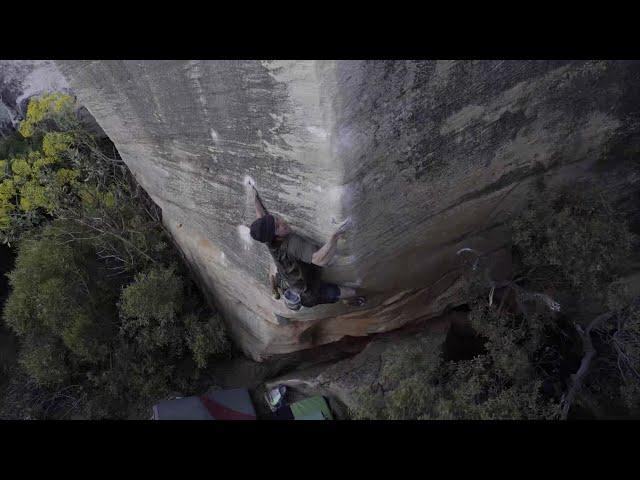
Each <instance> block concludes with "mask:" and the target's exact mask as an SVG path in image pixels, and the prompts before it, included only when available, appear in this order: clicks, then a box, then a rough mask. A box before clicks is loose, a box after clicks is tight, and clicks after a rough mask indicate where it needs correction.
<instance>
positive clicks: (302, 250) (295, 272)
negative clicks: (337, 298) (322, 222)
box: [268, 233, 318, 292]
mask: <svg viewBox="0 0 640 480" xmlns="http://www.w3.org/2000/svg"><path fill="white" fill-rule="evenodd" d="M268 246H269V252H270V253H271V256H272V257H273V259H274V261H275V263H276V266H277V267H278V272H279V273H280V275H282V276H283V277H284V279H285V281H286V282H287V284H288V285H289V288H292V289H293V290H295V291H297V292H304V291H305V290H306V289H307V287H309V286H310V285H311V283H312V282H313V278H314V265H313V264H312V263H311V258H312V256H313V254H314V253H315V252H316V251H317V250H318V247H317V246H316V245H314V244H313V243H312V242H310V241H309V240H306V239H305V238H303V237H301V236H300V235H296V234H295V233H291V234H289V235H287V236H286V237H285V238H284V239H283V240H281V241H274V242H271V243H270V244H269V245H268Z"/></svg>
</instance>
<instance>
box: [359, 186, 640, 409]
mask: <svg viewBox="0 0 640 480" xmlns="http://www.w3.org/2000/svg"><path fill="white" fill-rule="evenodd" d="M546 198H547V199H546V200H545V199H543V198H540V199H538V200H537V202H536V203H535V204H531V205H529V207H528V208H527V209H525V210H524V212H523V213H522V214H521V215H520V216H519V217H517V218H516V219H515V220H514V222H513V224H512V227H513V229H512V231H513V237H512V238H513V245H514V261H515V264H516V267H515V270H516V272H515V276H514V279H513V280H512V281H510V282H503V283H502V284H497V283H496V282H493V281H492V280H491V279H490V278H489V277H488V275H487V271H488V270H487V269H486V268H485V267H483V266H482V262H478V263H476V267H475V268H474V269H472V270H471V271H470V282H469V307H470V312H469V318H470V323H471V327H472V328H473V332H474V333H473V335H475V337H476V338H477V339H479V340H480V341H481V345H482V347H481V348H478V349H477V351H475V352H472V354H471V357H472V358H470V359H457V358H451V357H450V356H448V355H447V352H445V351H444V350H443V348H442V347H443V342H442V340H441V339H436V338H435V337H434V338H431V339H430V340H426V341H425V343H423V344H416V345H413V346H411V347H406V348H404V350H402V351H392V352H390V353H389V354H388V355H387V356H386V357H385V358H384V359H383V366H382V368H381V375H380V378H379V383H378V384H376V385H372V386H368V387H365V388H363V389H361V390H360V391H359V392H357V394H356V407H355V408H354V410H353V412H352V414H353V416H354V418H383V419H559V418H568V417H571V416H573V417H597V418H629V417H634V416H635V417H637V416H638V415H640V410H639V408H638V405H640V328H639V325H640V302H639V301H638V299H637V298H633V296H631V295H630V293H629V290H628V289H627V288H626V287H625V282H624V281H623V280H622V277H624V276H625V275H626V274H628V273H629V268H630V263H631V262H630V261H629V260H630V259H631V257H632V253H633V250H634V249H633V245H634V242H635V241H636V239H635V238H634V236H633V235H632V234H631V233H630V232H629V229H628V226H627V224H626V222H625V221H624V218H623V216H622V215H621V214H619V213H616V212H615V211H614V210H613V209H612V207H611V205H609V204H608V203H607V202H606V201H605V200H604V197H603V196H602V195H601V194H599V193H598V191H597V190H595V189H593V188H586V189H585V188H581V189H574V190H571V191H570V190H564V191H560V192H557V194H556V195H549V196H547V197H546ZM489 299H490V300H489Z"/></svg>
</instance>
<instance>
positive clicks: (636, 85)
mask: <svg viewBox="0 0 640 480" xmlns="http://www.w3.org/2000/svg"><path fill="white" fill-rule="evenodd" d="M56 64H57V65H58V67H59V69H60V71H61V72H62V74H63V75H64V77H65V78H66V79H67V80H68V82H69V85H70V86H71V87H72V88H73V90H74V91H75V93H76V94H77V96H78V97H79V99H80V101H81V102H82V103H83V104H84V105H85V106H86V107H87V108H88V110H89V111H90V113H91V114H92V115H93V116H94V117H95V118H96V120H97V121H98V123H99V124H100V126H101V127H102V128H103V129H104V131H105V132H106V133H107V135H108V136H109V137H110V138H111V140H113V142H114V143H115V144H116V146H117V148H118V151H119V152H120V154H121V156H122V157H123V159H124V161H125V162H126V163H127V165H128V166H129V168H130V169H131V171H132V172H133V173H134V175H135V176H136V178H137V180H138V181H139V183H140V184H141V185H142V186H143V188H145V190H146V191H147V192H148V193H149V195H150V196H151V197H152V198H153V200H154V201H155V202H156V203H157V204H158V205H159V206H160V207H161V209H162V212H163V222H164V223H165V225H166V227H167V229H168V231H169V232H170V233H171V234H172V235H173V238H174V239H175V242H176V244H177V245H178V246H179V248H180V249H181V250H182V252H183V254H184V256H185V258H186V259H187V261H188V262H189V264H190V265H191V266H192V268H193V270H194V272H195V274H196V276H197V277H198V278H199V279H200V282H201V284H202V285H203V287H204V290H205V291H206V293H207V294H208V296H209V298H210V300H211V302H212V303H213V304H214V305H215V306H216V307H217V308H218V309H219V310H220V311H221V312H222V314H223V315H224V317H225V319H226V322H227V324H228V326H229V330H230V332H231V334H232V335H233V337H234V338H235V340H236V342H237V343H238V344H239V345H240V346H241V347H242V349H243V350H244V351H245V352H246V353H247V354H248V355H250V356H251V357H252V358H254V359H256V360H263V359H266V358H269V357H272V356H274V355H279V354H285V353H289V352H294V351H297V350H302V349H308V348H311V347H315V346H318V345H323V344H326V343H329V342H335V341H337V340H339V339H341V338H343V337H345V336H365V335H369V334H371V333H375V332H383V331H388V330H393V329H396V328H399V327H401V326H403V325H406V324H408V323H411V322H414V321H416V320H418V319H424V318H428V317H437V316H438V315H441V314H442V312H443V311H444V310H445V309H446V308H447V307H450V306H455V305H458V304H460V303H462V302H463V301H464V299H463V296H462V294H461V292H462V289H461V285H462V283H461V280H460V278H461V275H462V272H463V265H462V262H461V258H460V256H459V255H457V252H458V251H459V250H460V249H462V248H473V249H475V250H477V251H478V252H480V254H481V255H488V254H498V252H503V253H504V252H508V248H509V235H508V231H507V229H506V228H505V222H506V221H507V220H508V219H509V218H510V217H511V216H512V215H513V214H514V213H515V212H517V211H519V210H520V209H521V208H522V206H523V205H525V203H526V202H527V201H528V199H530V198H532V196H533V195H535V194H537V193H536V192H537V190H536V189H537V188H539V186H540V184H541V183H544V184H545V185H547V187H548V188H553V187H557V186H561V185H566V184H573V183H575V182H576V181H580V180H590V181H595V182H598V183H600V184H602V185H604V186H606V187H607V188H609V189H610V191H611V192H612V195H615V196H616V198H632V197H633V194H634V192H636V191H637V178H638V176H637V173H636V174H635V176H633V175H631V174H630V172H631V171H632V170H631V168H632V166H633V165H632V164H633V162H634V161H635V160H633V159H629V158H627V157H624V155H618V156H616V155H613V153H616V152H622V151H623V150H624V149H625V148H627V147H628V146H629V145H638V120H639V118H640V117H639V112H640V102H639V101H638V100H639V96H640V95H639V94H640V81H639V80H640V62H635V61H583V60H581V61H258V60H255V61H102V60H101V61H72V60H64V61H57V62H56ZM614 157H615V158H614ZM618 159H622V160H618ZM249 182H254V183H255V185H256V186H257V188H258V190H259V191H260V193H261V195H262V197H263V199H264V200H265V203H266V206H267V208H269V209H270V211H272V212H273V213H276V214H278V215H281V216H282V217H283V218H285V219H286V220H287V221H288V222H289V223H290V224H291V225H292V226H293V228H294V230H296V231H298V232H300V233H301V234H303V235H305V236H307V237H308V238H310V239H311V240H313V241H315V242H316V243H318V244H322V243H323V242H324V241H326V240H327V238H328V237H329V235H330V234H331V233H332V231H333V230H334V229H335V227H336V225H337V224H338V223H339V222H341V221H342V220H344V219H345V218H347V217H351V219H352V228H351V231H350V232H349V234H348V235H347V236H346V238H345V239H344V240H342V241H341V242H340V244H339V247H338V256H337V258H336V259H335V261H334V263H333V264H331V265H330V266H329V267H328V268H326V269H325V279H326V280H328V281H334V282H337V283H340V284H344V285H352V286H353V285H355V286H358V287H360V288H361V289H362V291H363V292H364V294H365V295H367V297H368V298H369V302H368V303H367V305H366V306H364V307H359V308H355V307H349V306H346V305H343V304H342V303H338V304H334V305H324V306H318V307H316V308H313V309H303V310H301V311H299V312H293V311H289V310H287V309H286V307H285V306H284V305H283V303H281V302H280V301H276V300H274V299H272V297H271V296H270V288H269V285H268V282H267V275H268V270H269V263H270V261H271V260H270V256H269V254H268V252H267V249H266V247H264V246H263V245H261V244H258V243H256V242H253V241H252V240H251V238H250V236H249V234H248V226H249V225H250V223H251V222H252V220H253V219H254V216H255V214H254V209H253V205H252V196H251V188H250V186H249ZM503 258H508V255H503ZM501 270H502V271H503V273H504V274H505V275H507V274H508V273H507V272H508V265H505V266H504V268H502V269H501Z"/></svg>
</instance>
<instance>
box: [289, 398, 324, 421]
mask: <svg viewBox="0 0 640 480" xmlns="http://www.w3.org/2000/svg"><path fill="white" fill-rule="evenodd" d="M290 407H291V412H292V413H293V418H294V419H295V420H303V419H304V418H303V417H308V416H311V415H313V414H315V413H316V412H321V413H322V415H323V416H324V418H326V419H327V420H333V415H331V410H330V409H329V405H327V402H326V400H325V399H324V397H322V396H320V395H317V396H315V397H310V398H305V399H304V400H300V401H299V402H296V403H292V404H291V405H290ZM313 416H315V415H313Z"/></svg>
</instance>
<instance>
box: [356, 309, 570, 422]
mask: <svg viewBox="0 0 640 480" xmlns="http://www.w3.org/2000/svg"><path fill="white" fill-rule="evenodd" d="M471 319H472V324H473V325H474V327H475V328H476V329H477V331H478V332H480V333H479V334H480V335H482V336H483V337H485V338H486V344H485V347H486V351H487V353H486V354H482V355H478V356H476V357H474V358H473V359H471V360H459V361H447V360H445V359H444V358H443V357H442V355H441V345H442V341H443V338H442V337H439V336H434V335H429V336H427V337H426V338H425V339H424V340H422V341H421V342H417V343H413V344H411V345H410V346H405V347H402V348H398V347H396V348H393V349H391V350H389V351H388V352H387V353H386V354H385V356H384V358H383V366H382V368H381V373H380V378H379V382H380V384H381V385H382V388H380V389H379V390H380V391H383V392H384V394H383V395H378V396H377V397H376V394H375V392H376V386H373V387H366V388H364V389H362V390H360V391H359V392H357V394H356V404H357V405H358V406H357V407H356V408H355V409H354V411H353V415H354V417H355V418H374V419H389V420H405V419H406V420H409V419H419V420H427V419H433V420H444V419H476V420H491V419H548V418H555V417H557V415H558V412H559V411H558V404H557V402H556V401H554V400H553V399H551V398H547V397H545V396H544V395H543V394H542V390H541V384H542V380H541V378H540V377H539V375H538V372H536V371H535V369H534V368H533V367H532V361H531V359H532V353H535V351H537V350H538V349H539V348H540V347H541V346H540V345H530V344H529V343H530V342H532V341H535V340H534V339H535V338H536V337H535V336H532V335H530V332H529V328H528V327H527V325H526V322H523V321H522V319H520V320H519V323H522V325H520V326H519V328H518V329H517V330H515V332H514V331H513V329H512V327H513V320H514V319H512V318H510V317H509V316H502V315H498V314H497V308H496V307H495V306H491V307H489V306H482V305H480V304H477V305H476V307H475V308H474V309H473V310H472V313H471ZM528 352H532V353H528Z"/></svg>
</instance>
